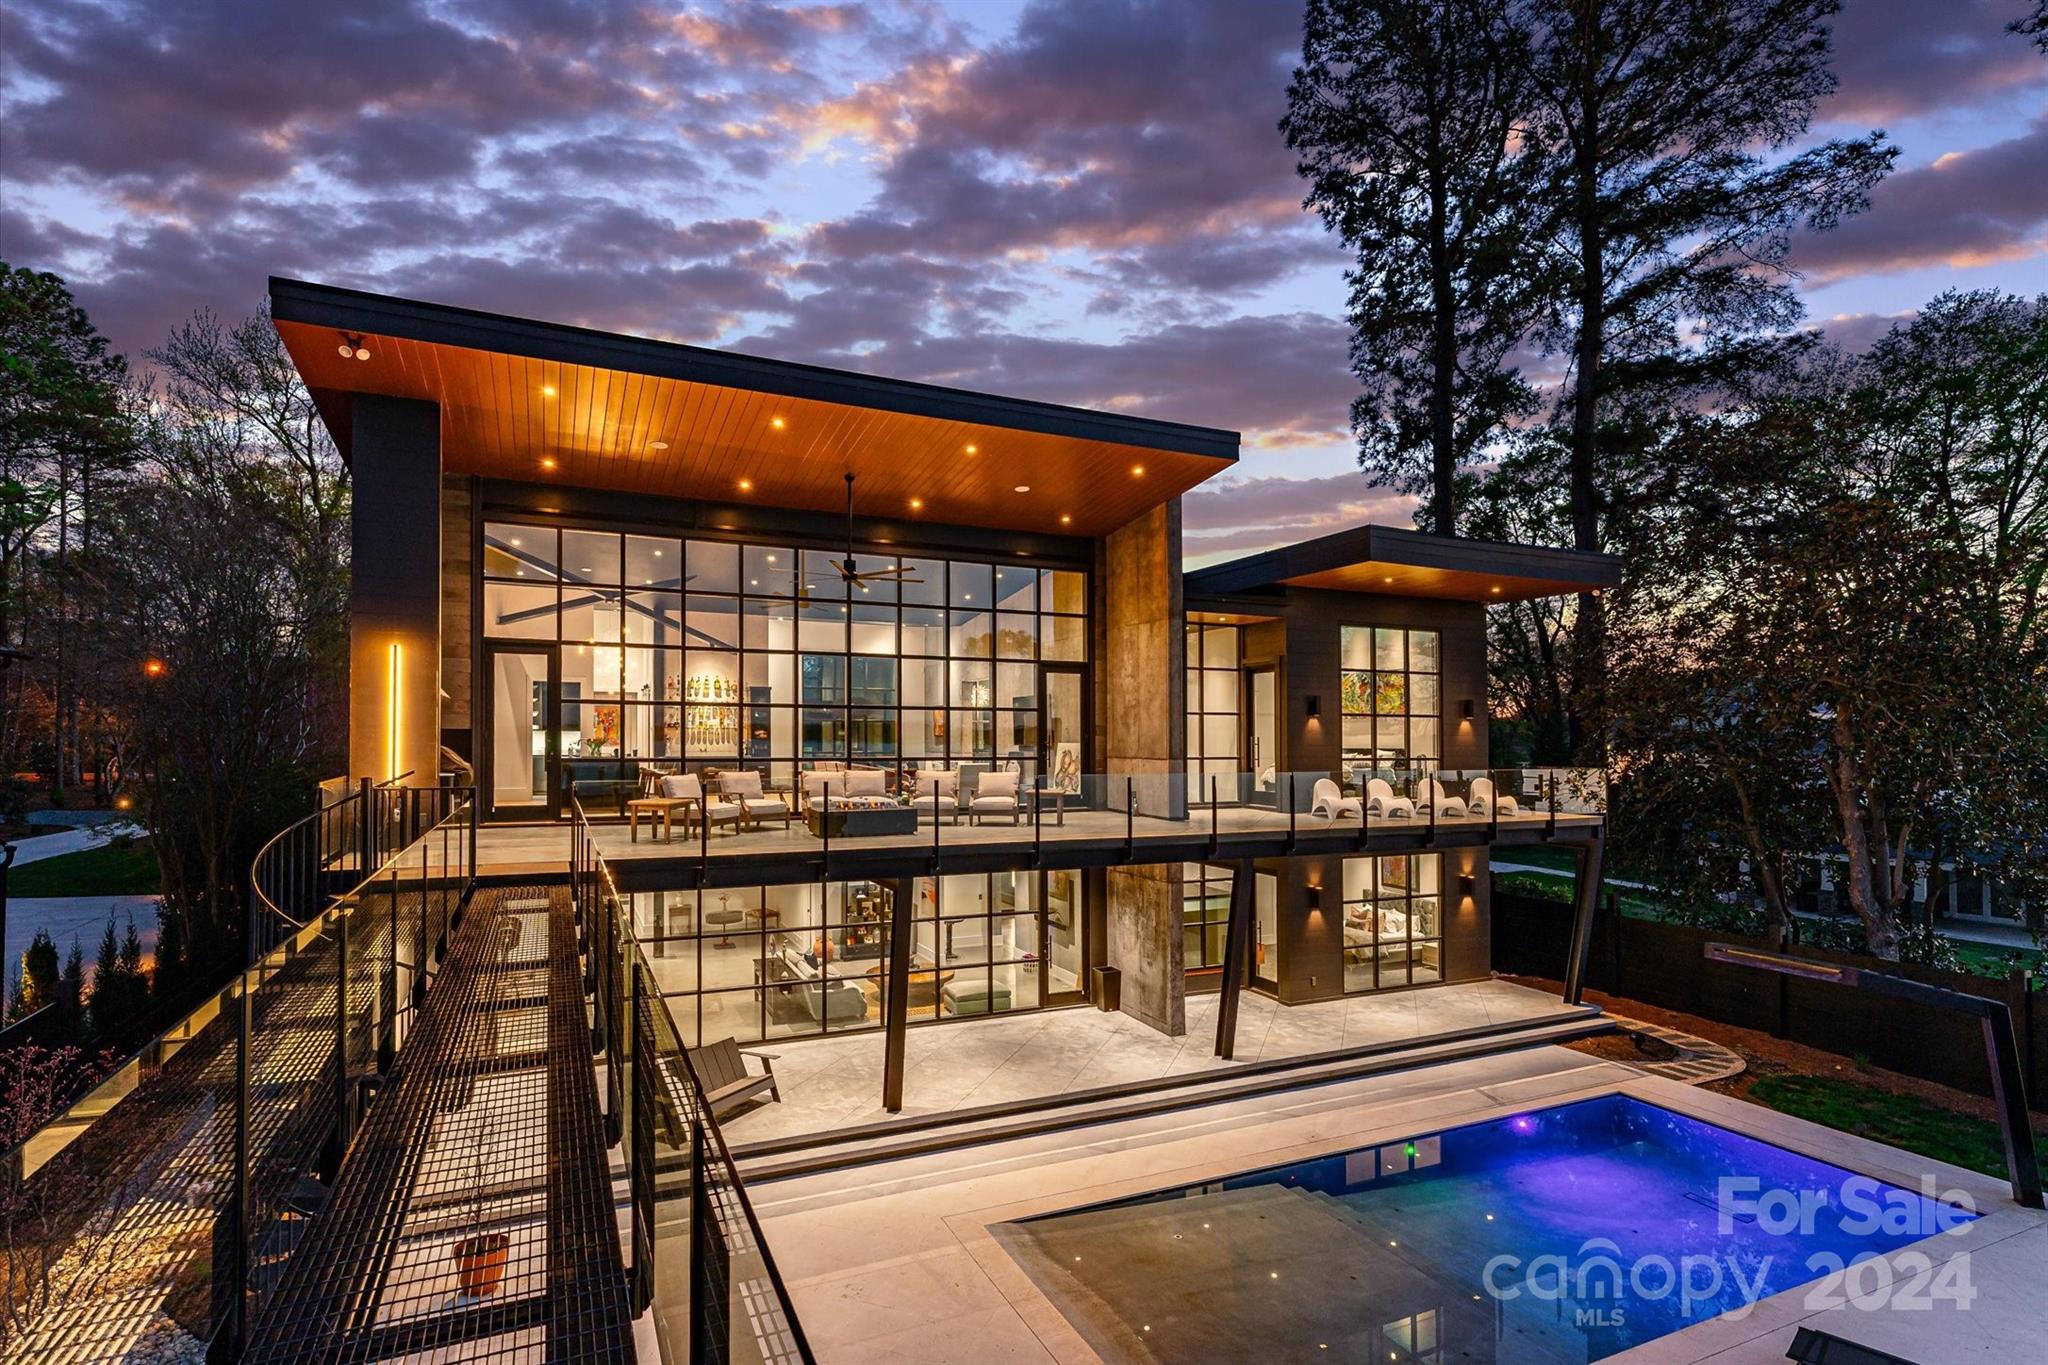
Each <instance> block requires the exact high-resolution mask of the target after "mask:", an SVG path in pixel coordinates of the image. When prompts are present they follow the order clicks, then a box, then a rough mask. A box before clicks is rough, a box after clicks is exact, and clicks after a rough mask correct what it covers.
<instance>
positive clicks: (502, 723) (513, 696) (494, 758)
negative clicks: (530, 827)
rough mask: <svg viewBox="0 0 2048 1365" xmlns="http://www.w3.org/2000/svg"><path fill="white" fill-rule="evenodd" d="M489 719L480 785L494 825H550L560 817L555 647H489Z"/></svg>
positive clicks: (486, 671) (486, 679) (486, 678)
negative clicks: (529, 822) (513, 822)
mask: <svg viewBox="0 0 2048 1365" xmlns="http://www.w3.org/2000/svg"><path fill="white" fill-rule="evenodd" d="M484 686H485V687H487V688H489V689H490V700H489V702H488V704H487V708H486V710H485V715H486V716H488V717H489V724H488V728H487V729H486V731H485V735H484V743H483V753H482V755H481V757H482V761H481V762H480V763H479V764H478V765H477V773H478V778H479V780H480V781H481V782H482V783H483V784H484V790H485V791H486V793H487V794H488V797H487V800H486V803H485V809H486V811H487V812H488V814H489V816H490V818H491V819H493V820H551V819H553V818H554V817H555V815H556V813H557V812H556V802H557V796H556V792H555V781H554V773H555V768H556V766H557V762H556V761H557V760H558V759H559V758H560V757H561V753H560V749H559V739H558V736H559V734H560V732H561V722H560V719H559V716H558V712H559V710H560V702H559V697H560V692H561V669H560V664H559V662H558V660H557V657H556V653H555V646H553V645H529V644H513V643H505V644H495V643H494V644H490V645H487V646H485V649H484Z"/></svg>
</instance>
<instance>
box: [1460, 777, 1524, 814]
mask: <svg viewBox="0 0 2048 1365" xmlns="http://www.w3.org/2000/svg"><path fill="white" fill-rule="evenodd" d="M1466 804H1467V805H1468V806H1470V807H1471V809H1472V813H1473V814H1474V815H1487V814H1491V813H1493V810H1494V807H1495V806H1498V807H1499V812H1498V813H1499V814H1501V815H1518V814H1520V813H1521V809H1522V805H1521V802H1519V801H1517V800H1515V798H1514V797H1512V796H1503V797H1501V798H1499V800H1498V801H1496V800H1495V799H1494V794H1493V779H1492V778H1490V777H1475V778H1473V779H1472V794H1471V795H1470V796H1469V797H1467V798H1466Z"/></svg>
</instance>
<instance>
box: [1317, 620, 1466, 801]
mask: <svg viewBox="0 0 2048 1365" xmlns="http://www.w3.org/2000/svg"><path fill="white" fill-rule="evenodd" d="M1340 629H1341V630H1342V632H1343V634H1342V639H1341V640H1340V642H1339V645H1340V651H1341V654H1340V658H1341V661H1342V662H1341V666H1342V668H1343V676H1342V679H1341V686H1340V688H1339V696H1340V698H1341V706H1342V713H1343V714H1342V721H1341V723H1342V725H1343V727H1344V735H1343V742H1344V772H1345V776H1346V779H1347V780H1348V781H1350V782H1352V783H1354V784H1362V783H1363V781H1364V779H1365V778H1367V777H1369V776H1371V774H1372V770H1374V769H1379V770H1391V771H1394V772H1400V771H1403V770H1428V769H1432V768H1435V767H1436V766H1437V764H1438V762H1439V760H1440V758H1441V756H1442V753H1443V750H1442V748H1441V745H1440V739H1441V734H1440V728H1441V722H1442V702H1441V687H1440V685H1439V679H1440V676H1441V659H1442V651H1443V637H1442V636H1441V635H1440V634H1439V633H1438V632H1436V631H1433V630H1401V629H1398V628H1395V627H1389V626H1343V627H1341V628H1340Z"/></svg>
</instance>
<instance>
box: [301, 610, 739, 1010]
mask: <svg viewBox="0 0 2048 1365" xmlns="http://www.w3.org/2000/svg"><path fill="white" fill-rule="evenodd" d="M747 586H748V587H750V588H758V587H760V586H761V580H760V579H758V578H749V579H748V580H747ZM337 989H339V988H338V987H337Z"/></svg>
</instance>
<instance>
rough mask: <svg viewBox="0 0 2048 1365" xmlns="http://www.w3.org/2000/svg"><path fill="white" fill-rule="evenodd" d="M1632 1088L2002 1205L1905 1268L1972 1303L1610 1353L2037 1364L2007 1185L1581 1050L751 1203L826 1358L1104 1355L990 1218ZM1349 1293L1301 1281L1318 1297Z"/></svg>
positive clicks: (2020, 1227) (2045, 1250) (1450, 1066)
mask: <svg viewBox="0 0 2048 1365" xmlns="http://www.w3.org/2000/svg"><path fill="white" fill-rule="evenodd" d="M1614 1093H1622V1094H1627V1095H1631V1096H1634V1097H1635V1098H1638V1099H1641V1100H1645V1101H1648V1102H1651V1103H1655V1104H1660V1105H1663V1106H1665V1107H1667V1108H1670V1109H1674V1110H1678V1111H1681V1112H1683V1113H1686V1114H1690V1115H1692V1116H1694V1117H1696V1118H1700V1119H1704V1120H1706V1121H1709V1122H1712V1123H1717V1124H1720V1125H1722V1126H1725V1127H1729V1128H1733V1129H1736V1130H1739V1131H1741V1132H1744V1133H1747V1134H1750V1135H1751V1136H1754V1137H1757V1138H1760V1139H1763V1140H1765V1141H1769V1142H1772V1143H1776V1144H1778V1145H1780V1146H1783V1147H1786V1148H1789V1149H1792V1150H1794V1151H1798V1152H1802V1153H1804V1154H1806V1155H1808V1156H1811V1157H1814V1158H1816V1159H1819V1160H1823V1161H1827V1162H1831V1163H1834V1164H1837V1165H1840V1166H1844V1167H1847V1168H1849V1169H1852V1170H1855V1171H1858V1172H1862V1173H1865V1174H1868V1175H1872V1176H1876V1177H1878V1178H1880V1179H1883V1180H1886V1181H1890V1182H1892V1183H1894V1184H1898V1185H1902V1186H1906V1187H1908V1188H1919V1187H1920V1185H1921V1181H1922V1177H1923V1176H1931V1177H1932V1178H1933V1179H1934V1181H1935V1182H1936V1187H1937V1189H1938V1190H1940V1191H1961V1192H1963V1193H1965V1194H1967V1195H1968V1196H1969V1198H1970V1199H1971V1200H1973V1201H1974V1203H1975V1206H1976V1208H1977V1209H1978V1210H1979V1211H1980V1212H1981V1213H1982V1214H1983V1215H1984V1216H1982V1217H1980V1218H1979V1219H1977V1220H1976V1221H1975V1222H1973V1223H1970V1224H1969V1225H1967V1226H1966V1227H1964V1228H1962V1229H1960V1230H1958V1231H1956V1232H1954V1233H1952V1234H1950V1235H1948V1236H1945V1237H1942V1238H1939V1239H1936V1240H1934V1241H1932V1242H1926V1241H1923V1242H1921V1243H1917V1244H1915V1246H1913V1247H1909V1248H1907V1249H1906V1250H1905V1251H1902V1252H1900V1253H1895V1254H1894V1255H1893V1256H1892V1257H1890V1258H1888V1259H1889V1260H1890V1261H1891V1263H1892V1264H1893V1265H1894V1266H1895V1267H1898V1266H1899V1262H1900V1258H1901V1257H1903V1256H1907V1255H1910V1254H1912V1253H1915V1252H1917V1253H1919V1254H1921V1255H1924V1256H1927V1257H1931V1258H1932V1260H1933V1261H1934V1262H1935V1265H1936V1268H1937V1275H1936V1277H1935V1279H1934V1281H1933V1282H1934V1283H1940V1278H1939V1268H1940V1267H1941V1266H1942V1264H1943V1263H1944V1262H1947V1261H1949V1260H1951V1259H1953V1258H1954V1257H1957V1256H1959V1255H1964V1254H1967V1255H1968V1257H1969V1261H1968V1266H1967V1269H1968V1283H1969V1284H1971V1285H1972V1286H1973V1287H1974V1289H1975V1291H1976V1298H1975V1301H1974V1302H1973V1303H1972V1304H1971V1305H1970V1306H1969V1307H1968V1308H1967V1310H1965V1309H1961V1308H1958V1307H1957V1306H1955V1305H1953V1304H1950V1303H1946V1302H1935V1303H1933V1304H1932V1305H1931V1306H1930V1307H1927V1308H1926V1309H1925V1310H1924V1311H1906V1310H1903V1309H1873V1310H1870V1311H1859V1310H1858V1309H1857V1308H1856V1307H1855V1306H1854V1305H1853V1304H1842V1303H1839V1302H1838V1303H1837V1304H1836V1305H1835V1306H1817V1305H1815V1304H1814V1303H1812V1302H1810V1301H1809V1300H1810V1298H1811V1296H1812V1295H1813V1292H1814V1287H1813V1286H1810V1285H1809V1286H1802V1287H1800V1288H1796V1289H1792V1290H1788V1291H1786V1292H1785V1293H1782V1294H1779V1295H1776V1296H1774V1297H1772V1298H1769V1299H1766V1300H1764V1301H1763V1302H1762V1303H1760V1304H1758V1305H1757V1306H1756V1307H1755V1308H1753V1309H1752V1310H1750V1311H1749V1312H1748V1313H1746V1314H1745V1315H1744V1316H1742V1317H1740V1318H1735V1317H1727V1316H1724V1317H1721V1318H1716V1319H1713V1320H1711V1321H1707V1322H1703V1323H1700V1324H1698V1325H1696V1326H1693V1327H1690V1328H1687V1329H1686V1330H1684V1331H1681V1332H1677V1333H1674V1334H1672V1335H1670V1336H1666V1337H1662V1338H1659V1339H1657V1340H1655V1341H1651V1342H1647V1343H1645V1344H1643V1345H1642V1346H1639V1347H1637V1348H1635V1349H1634V1350H1632V1351H1630V1352H1627V1353H1625V1354H1623V1355H1619V1356H1613V1357H1610V1359H1612V1360H1616V1361H1626V1362H1637V1363H1647V1362H1658V1363H1659V1365H1664V1363H1666V1362H1671V1363H1675V1362H1681V1361H1686V1362H1690V1361H1708V1360H1711V1361H1716V1362H1729V1363H1733V1362H1764V1361H1771V1362H1782V1361H1783V1360H1784V1359H1785V1352H1786V1351H1787V1349H1788V1348H1789V1346H1790V1344H1791V1340H1792V1336H1793V1332H1794V1330H1795V1329H1796V1328H1797V1327H1798V1326H1800V1325H1807V1326H1812V1327H1816V1328H1818V1329H1820V1330H1823V1331H1827V1332H1830V1333H1832V1334H1834V1335H1836V1336H1840V1337H1843V1338H1845V1339H1848V1340H1850V1341H1855V1342H1859V1343H1862V1344H1864V1345H1867V1346H1870V1347H1872V1348H1874V1349H1878V1350H1882V1351H1888V1352H1890V1353H1892V1354H1894V1355H1898V1356H1902V1357H1904V1358H1907V1359H1910V1360H1916V1361H1922V1362H1927V1365H1933V1362H1936V1361H1940V1362H1944V1365H1946V1363H1947V1362H1973V1361H1982V1362H1998V1365H2008V1362H2010V1361H2013V1360H2020V1359H2028V1358H2031V1357H2032V1355H2033V1353H2034V1352H2035V1351H2036V1350H2037V1349H2038V1346H2039V1343H2040V1341H2041V1339H2042V1337H2043V1335H2044V1334H2048V1296H2044V1295H2043V1294H2042V1292H2041V1286H2042V1275H2043V1271H2042V1267H2043V1266H2044V1265H2048V1214H2044V1213H2042V1212H2041V1211H2039V1210H2032V1209H2023V1208H2019V1207H2017V1206H2015V1205H2014V1204H2013V1203H2012V1202H2011V1196H2010V1191H2009V1190H2008V1189H2007V1188H2006V1186H2005V1185H2004V1184H2003V1183H2002V1182H1999V1181H1994V1180H1991V1179H1989V1178H1987V1177H1984V1176H1981V1175H1977V1174H1975V1173H1974V1172H1970V1171H1965V1170H1961V1169H1959V1168H1957V1167H1952V1166H1946V1165H1943V1164H1942V1163H1939V1162H1935V1161H1931V1160H1928V1159H1925V1158H1921V1157H1916V1156H1913V1155H1911V1154H1909V1153H1905V1152H1901V1151H1898V1150H1897V1149H1895V1148H1890V1147H1886V1146H1884V1145H1882V1144H1880V1143H1875V1142H1870V1141H1867V1140H1864V1139H1861V1138H1857V1137H1854V1136H1850V1135H1847V1134H1843V1133H1837V1132H1834V1131H1832V1130H1829V1129H1825V1128H1821V1127H1818V1126H1816V1125H1813V1124H1810V1123H1806V1122H1804V1121H1802V1120H1799V1119H1794V1118H1790V1117H1788V1116H1785V1115H1781V1114H1777V1113H1773V1112H1772V1111H1769V1110H1766V1109H1763V1108H1760V1107H1758V1106H1755V1105H1751V1104H1748V1103H1745V1102H1744V1101H1741V1100H1736V1099H1732V1098H1729V1097H1726V1096H1722V1095H1716V1094H1713V1093H1710V1092H1706V1091H1702V1090H1698V1089H1695V1088H1693V1087H1690V1086H1685V1085H1680V1084H1678V1083H1676V1082H1673V1081H1668V1080H1664V1079H1661V1078H1658V1077H1654V1076H1649V1075H1646V1074H1644V1073H1643V1072H1641V1071H1638V1070H1637V1069H1635V1068H1634V1067H1630V1066H1626V1065H1623V1064H1620V1063H1615V1062H1606V1061H1599V1060H1596V1059H1594V1058H1591V1057H1588V1056H1586V1055H1584V1054H1582V1053H1577V1052H1572V1051H1569V1050H1567V1049H1563V1048H1535V1049H1528V1050H1523V1051H1519V1052H1510V1053H1502V1054H1498V1055H1494V1056H1489V1057H1483V1058H1478V1059H1473V1060H1467V1061H1458V1062H1451V1063H1447V1064H1443V1065H1437V1066H1426V1067H1419V1068H1416V1069H1413V1070H1409V1071H1402V1072H1397V1073H1393V1074H1388V1075H1381V1076H1373V1077H1365V1078H1359V1079H1355V1080H1348V1081H1342V1082H1338V1083H1334V1084H1328V1085H1321V1086H1315V1087H1311V1088H1303V1089H1300V1090H1295V1091H1289V1092H1286V1093H1284V1094H1279V1095H1264V1096H1258V1097H1252V1098H1247V1099H1239V1100H1227V1101H1221V1102H1218V1103H1214V1104H1210V1105H1205V1106H1198V1107H1191V1108H1187V1109H1181V1110H1176V1111H1173V1112H1171V1113H1164V1114H1157V1115H1151V1116H1147V1117H1142V1118H1130V1119H1123V1120H1118V1121H1114V1122H1107V1123H1103V1124H1099V1125H1096V1126H1094V1127H1090V1128H1085V1129H1076V1130H1068V1131H1063V1132H1057V1133H1052V1134H1046V1135H1041V1136H1037V1137H1024V1138H1016V1139H1011V1140H1008V1141H1002V1142H995V1143H990V1144H987V1145H984V1146H979V1147H973V1148H967V1149H962V1150H956V1151H951V1152H942V1153H937V1154H933V1155H929V1156H921V1157H913V1158H907V1159H903V1160H898V1161H893V1162H887V1163H881V1164H877V1165H871V1166H865V1167H858V1168H854V1169H850V1170H839V1171H831V1172H826V1173H822V1174H816V1175H807V1176H799V1177H795V1178H792V1179H787V1180H779V1181H769V1182H760V1183H756V1184H754V1185H753V1186H752V1187H751V1193H752V1197H753V1200H754V1205H755V1208H756V1209H757V1211H758V1212H759V1214H760V1217H761V1219H762V1222H763V1228H764V1231H765V1233H766V1236H767V1239H768V1242H769V1244H770V1246H771V1248H772V1249H773V1251H774V1253H775V1256H776V1259H777V1262H778V1264H779V1266H780V1268H781V1270H782V1274H783V1276H784V1278H785V1280H786V1282H787V1283H788V1285H789V1288H790V1291H791V1294H792V1296H793V1298H794V1301H795V1305H796V1310H797V1313H798V1316H799V1318H800V1320H801V1321H802V1323H803V1326H804V1330H805V1332H806V1333H807V1335H808V1337H809V1339H810V1343H811V1346H812V1348H813V1350H814V1351H815V1352H816V1354H817V1356H818V1359H819V1360H821V1361H824V1362H828V1365H837V1363H839V1362H863V1361H883V1360H918V1361H927V1362H942V1361H972V1362H976V1365H985V1363H987V1362H997V1361H1063V1362H1064V1361H1095V1360H1100V1359H1103V1358H1104V1357H1102V1356H1101V1355H1098V1354H1097V1352H1096V1351H1095V1349H1093V1348H1092V1347H1091V1346H1090V1345H1089V1344H1088V1342H1087V1341H1085V1340H1084V1339H1083V1338H1082V1336H1081V1334H1080V1333H1079V1332H1078V1331H1076V1329H1075V1328H1074V1327H1073V1325H1072V1324H1070V1323H1069V1321H1068V1320H1067V1318H1066V1317H1065V1316H1064V1315H1063V1314H1062V1313H1061V1311H1060V1309H1059V1308H1058V1307H1057V1306H1055V1305H1054V1304H1053V1303H1052V1302H1051V1301H1050V1300H1049V1299H1048V1298H1047V1297H1046V1296H1045V1295H1044V1294H1043V1293H1042V1292H1041V1291H1040V1289H1039V1288H1038V1286H1037V1285H1036V1284H1035V1283H1034V1282H1033V1280H1032V1279H1031V1278H1030V1277H1029V1276H1028V1275H1027V1274H1026V1273H1025V1272H1024V1270H1023V1269H1022V1268H1021V1267H1020V1266H1019V1265H1018V1264H1017V1262H1016V1261H1014V1260H1013V1259H1012V1258H1011V1256H1010V1255H1009V1253H1008V1252H1006V1251H1005V1250H1004V1249H1003V1247H1002V1246H1001V1244H1000V1243H999V1242H998V1241H997V1239H996V1237H995V1236H994V1235H993V1234H992V1233H991V1232H990V1226H991V1225H992V1224H999V1223H1003V1222H1007V1221H1010V1220H1012V1219H1016V1218H1022V1217H1028V1216H1032V1215H1036V1214H1042V1213H1051V1212H1055V1211H1058V1210H1062V1209H1070V1208H1074V1207H1077V1206H1079V1205H1084V1204H1090V1203H1096V1202H1099V1201H1103V1200H1110V1199H1117V1198H1122V1197H1126V1196H1130V1195H1135V1194H1142V1193H1145V1192H1147V1191H1151V1190H1157V1189H1165V1188H1172V1187H1176V1186H1181V1185H1187V1184H1193V1183H1199V1182H1202V1181H1208V1180H1214V1179H1217V1178H1219V1177H1222V1176H1225V1175H1229V1174H1233V1173H1236V1172H1240V1171H1245V1170H1250V1169H1254V1168H1257V1167H1262V1166H1270V1165H1276V1164H1283V1163H1288V1162H1293V1161H1299V1160H1303V1159H1305V1158H1308V1157H1313V1156H1320V1155H1324V1154H1327V1153H1331V1152H1338V1151H1344V1150H1347V1149H1350V1148H1353V1147H1357V1146H1361V1145H1365V1144H1368V1143H1372V1142H1376V1141H1388V1140H1392V1139H1395V1138H1399V1137H1404V1136H1409V1135H1412V1134H1416V1133H1423V1132H1429V1131H1432V1130H1435V1129H1441V1128H1446V1127H1451V1126H1455V1125H1458V1124H1463V1123H1471V1122H1476V1121H1480V1120H1484V1119H1488V1118H1495V1117H1500V1116H1503V1115H1507V1114H1512V1113H1515V1112H1519V1111H1521V1110H1525V1109H1530V1108H1535V1107H1540V1106H1549V1105H1553V1104H1561V1103H1567V1102H1570V1101H1572V1100H1578V1099H1585V1098H1589V1097H1591V1096H1594V1095H1602V1094H1614ZM1911 1264H1912V1263H1911V1262H1908V1263H1907V1265H1906V1266H1905V1267H1903V1268H1899V1270H1898V1274H1897V1276H1896V1281H1897V1282H1898V1283H1900V1284H1903V1283H1905V1282H1906V1281H1907V1280H1909V1279H1911V1278H1913V1276H1912V1272H1911ZM1330 1289H1331V1285H1330V1284H1329V1283H1324V1282H1321V1281H1315V1282H1311V1283H1305V1284H1304V1292H1305V1293H1308V1294H1312V1295H1316V1296H1319V1297H1324V1296H1327V1294H1328V1293H1329V1292H1330ZM1163 1297H1164V1296H1163ZM1837 1298H1838V1299H1839V1296H1837ZM1220 1345H1221V1344H1220V1343H1219V1346H1220ZM1241 1345H1242V1348H1243V1349H1242V1351H1241V1352H1240V1353H1238V1354H1236V1355H1233V1354H1232V1353H1231V1352H1230V1351H1228V1350H1227V1349H1219V1350H1218V1352H1217V1353H1216V1354H1215V1355H1214V1357H1213V1358H1214V1359H1215V1360H1217V1361H1223V1360H1229V1359H1239V1358H1241V1359H1259V1358H1262V1357H1261V1356H1260V1354H1259V1345H1258V1343H1256V1342H1247V1343H1242V1344H1241Z"/></svg>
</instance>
